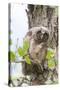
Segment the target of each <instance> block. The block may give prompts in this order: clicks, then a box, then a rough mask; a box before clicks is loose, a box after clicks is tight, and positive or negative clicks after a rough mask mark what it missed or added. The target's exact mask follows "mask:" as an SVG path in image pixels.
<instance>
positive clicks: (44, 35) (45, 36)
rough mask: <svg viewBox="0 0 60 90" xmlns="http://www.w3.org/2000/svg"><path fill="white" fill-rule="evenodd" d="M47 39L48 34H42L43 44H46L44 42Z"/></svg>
mask: <svg viewBox="0 0 60 90" xmlns="http://www.w3.org/2000/svg"><path fill="white" fill-rule="evenodd" d="M48 37H49V35H48V33H44V34H43V38H42V41H43V42H46V41H47V40H48Z"/></svg>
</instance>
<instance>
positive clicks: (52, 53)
mask: <svg viewBox="0 0 60 90" xmlns="http://www.w3.org/2000/svg"><path fill="white" fill-rule="evenodd" d="M52 57H54V51H53V50H52V49H48V51H47V55H46V59H48V60H49V59H51V58H52Z"/></svg>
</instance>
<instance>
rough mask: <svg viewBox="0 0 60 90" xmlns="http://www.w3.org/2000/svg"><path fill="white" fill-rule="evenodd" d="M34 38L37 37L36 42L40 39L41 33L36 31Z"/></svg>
mask: <svg viewBox="0 0 60 90" xmlns="http://www.w3.org/2000/svg"><path fill="white" fill-rule="evenodd" d="M36 37H37V39H38V40H39V39H41V31H38V32H37V33H36Z"/></svg>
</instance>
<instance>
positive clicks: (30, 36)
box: [25, 26, 49, 64]
mask: <svg viewBox="0 0 60 90" xmlns="http://www.w3.org/2000/svg"><path fill="white" fill-rule="evenodd" d="M48 38H49V31H48V29H47V28H45V27H42V26H40V27H33V28H31V29H30V30H29V32H28V33H27V35H26V37H25V39H26V40H28V41H29V43H30V48H29V55H30V58H31V61H32V62H33V63H38V64H40V63H42V61H43V60H44V59H45V56H46V52H47V42H48Z"/></svg>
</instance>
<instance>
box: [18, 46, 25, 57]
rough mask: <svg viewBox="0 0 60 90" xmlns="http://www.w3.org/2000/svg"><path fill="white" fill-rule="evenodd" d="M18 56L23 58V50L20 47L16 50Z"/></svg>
mask: <svg viewBox="0 0 60 90" xmlns="http://www.w3.org/2000/svg"><path fill="white" fill-rule="evenodd" d="M18 54H19V56H22V57H23V56H24V51H23V49H22V48H21V47H20V48H18Z"/></svg>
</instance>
